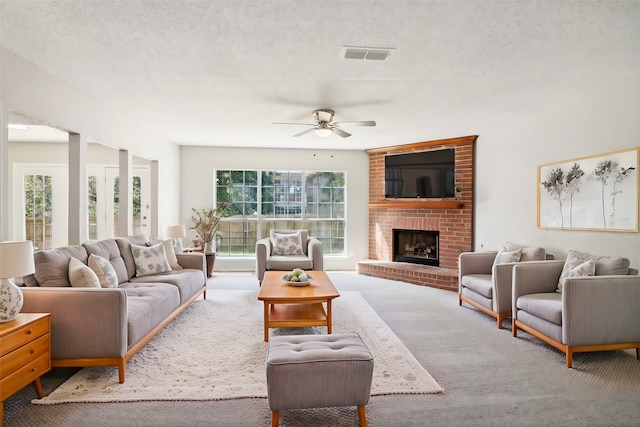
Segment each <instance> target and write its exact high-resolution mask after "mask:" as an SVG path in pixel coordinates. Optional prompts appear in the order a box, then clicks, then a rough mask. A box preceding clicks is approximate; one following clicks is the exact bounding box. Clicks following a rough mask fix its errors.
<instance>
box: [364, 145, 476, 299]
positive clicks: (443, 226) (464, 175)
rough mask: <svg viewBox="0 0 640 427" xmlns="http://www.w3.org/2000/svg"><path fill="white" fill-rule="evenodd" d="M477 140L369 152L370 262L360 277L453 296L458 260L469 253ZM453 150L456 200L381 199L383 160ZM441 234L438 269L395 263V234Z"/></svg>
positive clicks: (471, 239)
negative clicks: (390, 156) (445, 291)
mask: <svg viewBox="0 0 640 427" xmlns="http://www.w3.org/2000/svg"><path fill="white" fill-rule="evenodd" d="M476 139H477V135H473V136H467V137H460V138H451V139H443V140H437V141H428V142H418V143H414V144H406V145H400V146H394V147H384V148H376V149H370V150H367V152H368V153H369V260H367V261H361V262H358V273H360V274H366V275H370V276H375V277H381V278H386V279H391V280H402V281H406V282H410V283H415V284H418V285H423V286H432V287H436V288H441V289H449V290H457V288H458V284H457V268H458V255H460V253H461V252H466V251H471V250H472V247H473V163H474V144H475V141H476ZM442 148H455V185H456V189H457V192H456V197H455V199H392V200H389V199H385V196H384V194H385V193H384V191H385V182H384V157H385V156H386V155H387V154H399V153H405V152H412V151H427V150H433V149H442ZM394 229H400V230H435V231H438V232H439V237H438V240H439V243H438V259H439V266H433V265H424V264H416V263H407V262H398V261H394V252H393V230H394Z"/></svg>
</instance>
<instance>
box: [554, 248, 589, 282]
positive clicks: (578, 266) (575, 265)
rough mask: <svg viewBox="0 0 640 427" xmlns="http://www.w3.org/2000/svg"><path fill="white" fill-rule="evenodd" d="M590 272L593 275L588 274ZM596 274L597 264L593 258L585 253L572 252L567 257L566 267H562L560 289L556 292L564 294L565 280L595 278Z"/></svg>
mask: <svg viewBox="0 0 640 427" xmlns="http://www.w3.org/2000/svg"><path fill="white" fill-rule="evenodd" d="M588 261H591V263H589V262H588ZM591 265H593V271H591ZM589 272H590V273H591V274H588V273H589ZM583 273H584V274H583ZM595 273H596V263H595V260H594V259H593V256H591V255H589V254H586V253H584V252H578V251H574V250H570V251H569V254H568V255H567V259H566V260H565V261H564V266H563V267H562V273H560V279H559V280H558V287H557V289H556V292H562V286H563V285H564V280H565V279H566V278H567V277H576V276H593V275H594V274H595Z"/></svg>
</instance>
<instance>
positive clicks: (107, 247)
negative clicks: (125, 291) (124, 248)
mask: <svg viewBox="0 0 640 427" xmlns="http://www.w3.org/2000/svg"><path fill="white" fill-rule="evenodd" d="M83 246H84V247H85V248H86V249H87V253H88V254H94V255H99V256H101V257H102V258H104V259H107V260H108V261H109V263H110V264H111V265H112V266H113V269H114V270H115V273H116V275H117V277H118V283H122V282H126V281H127V280H129V277H128V276H127V267H126V266H125V265H124V260H123V259H122V255H121V254H120V249H119V248H118V244H117V243H116V241H115V240H114V239H106V240H100V241H99V242H90V243H85V244H84V245H83ZM98 277H100V275H99V274H98ZM103 287H105V286H103ZM111 287H115V286H111Z"/></svg>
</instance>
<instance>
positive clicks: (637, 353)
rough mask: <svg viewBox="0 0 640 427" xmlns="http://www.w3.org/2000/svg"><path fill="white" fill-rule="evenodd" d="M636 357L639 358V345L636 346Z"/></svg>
mask: <svg viewBox="0 0 640 427" xmlns="http://www.w3.org/2000/svg"><path fill="white" fill-rule="evenodd" d="M636 359H638V360H640V347H638V348H636Z"/></svg>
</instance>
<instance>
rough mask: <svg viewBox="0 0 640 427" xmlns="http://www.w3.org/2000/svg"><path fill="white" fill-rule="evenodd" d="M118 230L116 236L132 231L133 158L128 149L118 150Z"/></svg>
mask: <svg viewBox="0 0 640 427" xmlns="http://www.w3.org/2000/svg"><path fill="white" fill-rule="evenodd" d="M118 158H119V167H120V172H119V174H118V176H119V181H120V185H119V189H118V204H119V210H118V230H116V235H117V236H130V235H131V234H132V233H133V165H132V164H133V159H132V156H131V153H129V151H128V150H119V153H118Z"/></svg>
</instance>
